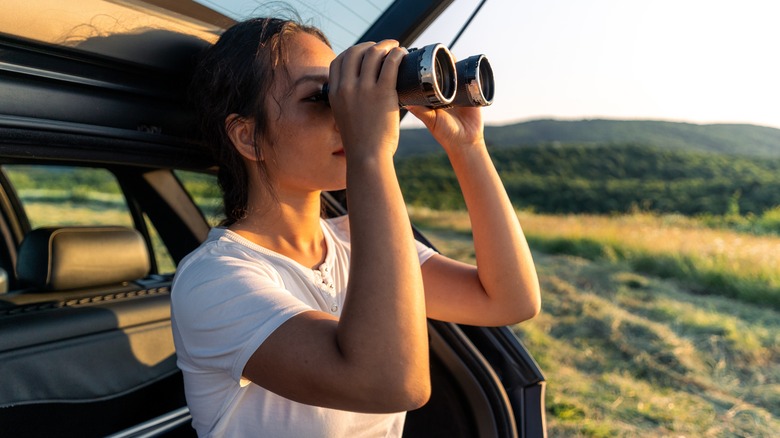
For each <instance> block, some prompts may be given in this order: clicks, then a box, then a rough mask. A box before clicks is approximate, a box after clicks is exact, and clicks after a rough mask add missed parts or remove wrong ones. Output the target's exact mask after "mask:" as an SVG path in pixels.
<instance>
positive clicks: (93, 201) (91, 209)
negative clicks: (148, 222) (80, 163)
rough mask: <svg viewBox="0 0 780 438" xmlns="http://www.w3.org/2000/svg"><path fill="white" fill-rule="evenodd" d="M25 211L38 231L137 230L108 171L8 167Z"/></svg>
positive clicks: (66, 167)
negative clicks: (77, 228)
mask: <svg viewBox="0 0 780 438" xmlns="http://www.w3.org/2000/svg"><path fill="white" fill-rule="evenodd" d="M3 169H4V170H5V173H6V175H8V179H9V180H10V181H11V184H12V185H13V186H14V188H15V190H16V193H17V195H18V196H19V199H20V200H21V202H22V206H23V207H24V211H25V213H26V214H27V218H28V220H29V221H30V226H31V227H32V228H33V229H35V228H40V227H48V226H67V225H121V226H125V227H133V218H132V216H131V215H130V210H129V208H128V207H127V202H126V201H125V197H124V196H123V195H122V191H121V190H120V188H119V184H118V183H117V181H116V179H115V178H114V176H113V175H112V174H111V173H110V172H109V171H108V170H106V169H95V168H86V167H70V166H38V165H5V166H3Z"/></svg>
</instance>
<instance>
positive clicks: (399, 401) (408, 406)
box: [382, 375, 431, 412]
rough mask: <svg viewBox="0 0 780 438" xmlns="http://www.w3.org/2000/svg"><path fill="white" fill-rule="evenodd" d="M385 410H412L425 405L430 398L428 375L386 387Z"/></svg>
mask: <svg viewBox="0 0 780 438" xmlns="http://www.w3.org/2000/svg"><path fill="white" fill-rule="evenodd" d="M382 398H383V399H384V400H385V403H386V406H385V407H384V409H383V410H385V411H387V412H403V411H412V410H415V409H419V408H421V407H423V406H425V404H426V403H428V400H430V398H431V379H430V376H427V375H426V376H422V377H418V378H415V379H408V381H407V382H397V383H396V384H394V385H392V387H388V388H387V391H386V392H385V394H384V396H383V397H382Z"/></svg>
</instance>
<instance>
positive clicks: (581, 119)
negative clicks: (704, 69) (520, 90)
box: [401, 116, 780, 131]
mask: <svg viewBox="0 0 780 438" xmlns="http://www.w3.org/2000/svg"><path fill="white" fill-rule="evenodd" d="M407 117H412V116H407ZM404 120H406V118H404ZM539 121H554V122H592V121H608V122H663V123H676V124H684V125H696V126H715V125H720V126H751V127H756V128H768V129H776V130H779V131H780V128H778V127H774V126H766V125H759V124H755V123H742V122H695V121H687V120H668V119H667V120H665V119H650V118H647V119H643V118H636V119H631V118H625V119H621V118H612V117H574V118H565V117H545V116H540V117H538V118H529V119H523V120H516V121H505V122H504V121H498V122H488V121H485V127H491V128H492V127H503V126H511V125H520V124H523V123H531V122H539ZM415 122H416V121H415ZM401 129H425V127H424V126H422V125H421V124H420V125H417V124H410V123H403V122H402V125H401Z"/></svg>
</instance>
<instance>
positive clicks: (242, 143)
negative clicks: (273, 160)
mask: <svg viewBox="0 0 780 438" xmlns="http://www.w3.org/2000/svg"><path fill="white" fill-rule="evenodd" d="M225 130H226V131H227V135H228V137H229V138H230V141H231V142H232V143H233V146H234V147H235V148H236V150H237V151H238V153H239V154H241V155H242V156H243V157H244V158H246V159H247V160H250V161H257V156H258V153H259V155H260V161H263V154H262V150H261V149H259V148H260V146H259V145H255V122H254V120H252V119H250V118H246V117H242V116H239V115H238V114H231V115H229V116H227V117H226V118H225ZM256 147H257V148H258V149H257V151H256V150H255V148H256Z"/></svg>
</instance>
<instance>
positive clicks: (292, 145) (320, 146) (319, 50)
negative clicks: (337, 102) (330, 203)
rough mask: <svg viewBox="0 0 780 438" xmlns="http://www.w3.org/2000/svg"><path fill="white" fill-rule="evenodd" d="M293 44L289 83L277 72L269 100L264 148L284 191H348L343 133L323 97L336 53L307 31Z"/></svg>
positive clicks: (278, 186) (270, 168)
mask: <svg viewBox="0 0 780 438" xmlns="http://www.w3.org/2000/svg"><path fill="white" fill-rule="evenodd" d="M287 48H288V59H287V69H288V71H289V81H288V80H287V79H286V78H285V77H284V75H281V74H280V75H277V80H276V83H275V84H274V85H273V86H272V88H271V90H270V91H271V92H270V96H269V99H267V100H266V105H268V107H267V108H268V121H269V131H268V134H269V135H268V140H264V141H261V148H263V150H262V152H263V156H264V157H265V160H266V166H267V169H268V173H269V177H270V179H271V181H272V182H273V184H274V185H275V188H276V190H277V193H278V194H279V195H284V194H286V193H289V194H293V193H296V192H311V191H316V190H339V189H343V188H344V187H345V186H346V158H345V156H344V149H343V147H342V144H341V136H340V135H339V132H338V130H337V128H336V123H335V121H334V119H333V114H332V113H331V109H330V107H329V106H328V105H327V104H326V103H325V102H323V101H322V100H319V99H317V96H318V95H319V93H320V91H321V90H322V86H323V84H324V83H325V82H327V80H328V71H329V68H330V63H331V61H332V60H333V59H334V58H335V57H336V54H335V53H333V50H331V49H330V47H328V46H327V45H326V44H325V43H323V42H322V41H321V40H320V39H319V38H317V37H315V36H313V35H310V34H307V33H303V32H301V33H297V34H295V35H293V36H292V37H290V39H289V40H288V42H287ZM268 143H272V145H270V147H269V144H268ZM271 149H272V150H271Z"/></svg>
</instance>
